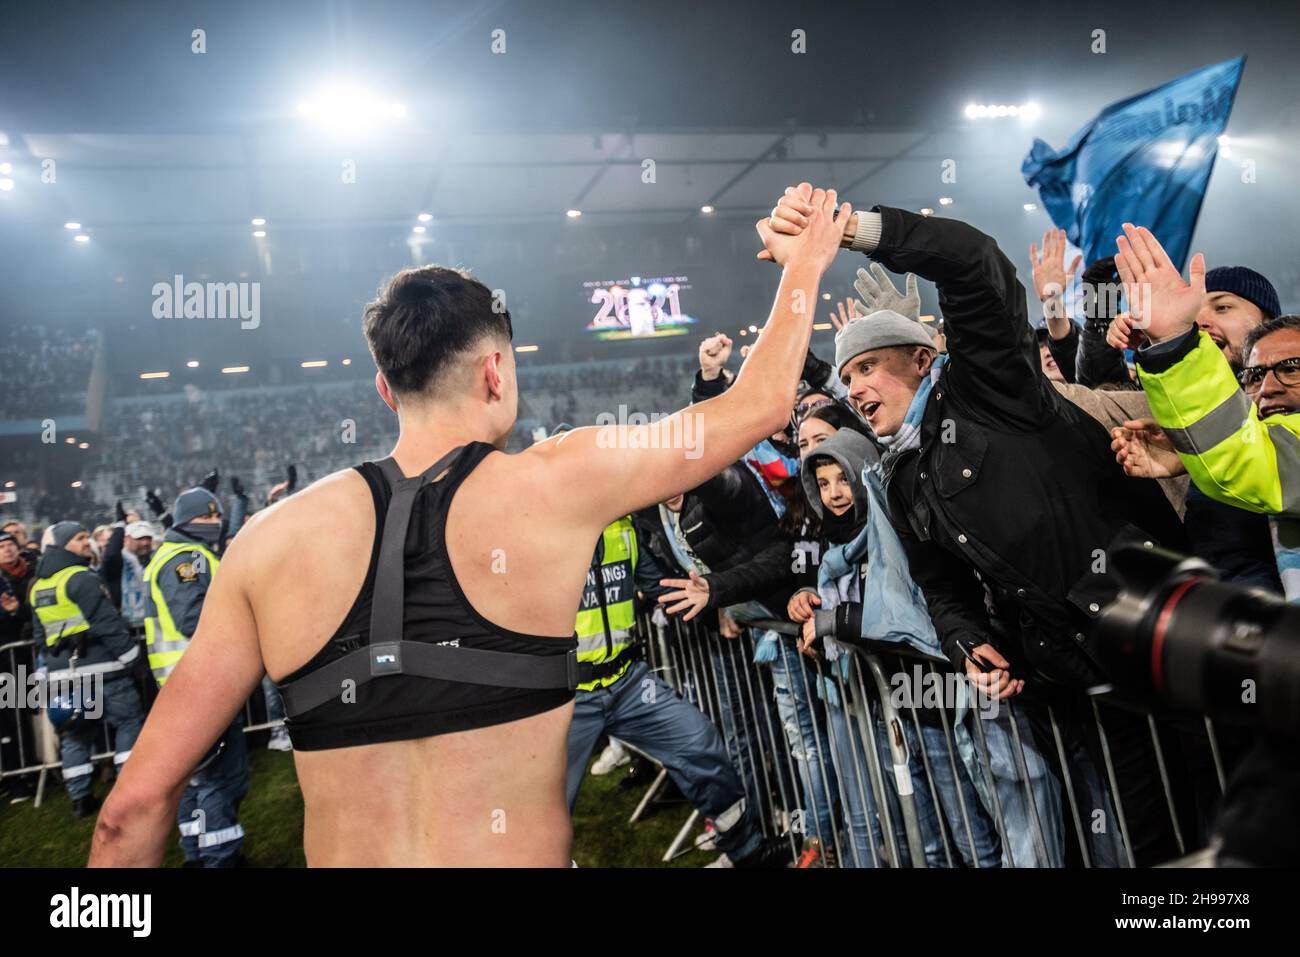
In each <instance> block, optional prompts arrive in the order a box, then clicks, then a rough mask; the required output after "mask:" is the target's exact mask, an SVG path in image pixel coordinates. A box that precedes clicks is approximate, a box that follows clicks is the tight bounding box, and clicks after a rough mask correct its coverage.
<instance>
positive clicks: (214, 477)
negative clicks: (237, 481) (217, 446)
mask: <svg viewBox="0 0 1300 957" xmlns="http://www.w3.org/2000/svg"><path fill="white" fill-rule="evenodd" d="M220 481H221V476H220V475H218V474H217V470H216V469H213V470H212V471H211V472H209V473H208V474H207V475H205V476H203V481H202V482H200V483H199V487H200V488H205V489H207V490H208V491H209V492H211V493H212V494H213V495H216V494H217V483H218V482H220Z"/></svg>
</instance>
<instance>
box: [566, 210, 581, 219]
mask: <svg viewBox="0 0 1300 957" xmlns="http://www.w3.org/2000/svg"><path fill="white" fill-rule="evenodd" d="M564 215H565V216H568V217H569V218H570V219H577V218H578V217H579V216H581V215H582V210H580V209H570V210H567V211H565V214H564Z"/></svg>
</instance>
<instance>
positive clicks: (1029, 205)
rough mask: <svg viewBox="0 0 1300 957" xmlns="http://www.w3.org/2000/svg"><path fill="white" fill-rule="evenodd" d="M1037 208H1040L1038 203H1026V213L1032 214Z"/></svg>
mask: <svg viewBox="0 0 1300 957" xmlns="http://www.w3.org/2000/svg"><path fill="white" fill-rule="evenodd" d="M1037 208H1038V204H1037V203H1025V212H1026V213H1032V212H1033V211H1034V210H1036V209H1037Z"/></svg>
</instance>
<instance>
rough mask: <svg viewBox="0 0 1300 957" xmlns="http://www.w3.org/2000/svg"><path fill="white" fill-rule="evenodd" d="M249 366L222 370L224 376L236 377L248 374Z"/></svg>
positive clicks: (230, 367)
mask: <svg viewBox="0 0 1300 957" xmlns="http://www.w3.org/2000/svg"><path fill="white" fill-rule="evenodd" d="M247 371H248V366H226V367H225V368H224V369H222V370H221V373H222V375H235V374H237V373H240V372H247Z"/></svg>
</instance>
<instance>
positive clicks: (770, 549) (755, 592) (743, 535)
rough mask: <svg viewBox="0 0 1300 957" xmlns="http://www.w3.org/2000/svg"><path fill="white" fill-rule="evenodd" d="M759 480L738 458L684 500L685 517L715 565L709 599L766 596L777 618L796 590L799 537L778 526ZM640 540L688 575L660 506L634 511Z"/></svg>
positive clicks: (696, 547) (698, 549)
mask: <svg viewBox="0 0 1300 957" xmlns="http://www.w3.org/2000/svg"><path fill="white" fill-rule="evenodd" d="M758 482H759V480H758V479H757V478H756V477H755V476H754V474H753V473H752V472H750V471H749V469H748V468H746V467H745V466H744V465H742V464H740V463H733V464H731V465H729V466H727V467H726V468H725V469H723V470H722V471H721V472H719V473H718V474H717V475H715V476H714V477H713V478H711V479H709V480H708V481H707V482H705V483H704V484H702V485H700V486H699V487H698V488H694V489H691V490H690V491H689V492H687V493H686V495H685V497H684V498H683V500H682V511H681V515H680V518H679V521H680V523H681V526H682V532H683V534H684V535H685V536H686V542H687V544H688V545H690V547H691V551H693V552H694V553H695V555H696V557H697V558H699V559H700V561H702V562H703V563H704V564H705V565H707V566H708V567H709V574H707V575H705V576H704V578H705V579H706V580H707V581H708V583H709V605H708V607H709V608H710V609H712V608H726V607H727V606H728V605H735V604H738V603H740V602H745V601H751V600H753V601H760V602H762V603H763V604H764V605H766V606H767V607H768V609H769V610H771V612H772V613H773V615H774V616H776V617H777V618H784V617H785V606H786V603H787V602H788V601H789V600H790V595H791V594H792V593H793V591H794V586H795V581H794V571H793V568H792V564H793V559H792V557H791V555H792V550H793V542H791V540H790V539H789V538H788V537H786V536H785V535H784V534H782V533H781V531H780V530H779V529H778V528H777V519H776V513H775V512H773V510H772V505H771V503H770V502H769V501H768V500H767V495H766V494H765V493H764V492H763V490H762V488H761V487H760V486H759V484H758ZM633 519H634V521H635V524H636V528H637V541H638V543H639V545H640V547H641V548H642V549H645V550H648V551H649V552H650V553H651V554H652V555H653V557H654V560H655V561H656V562H657V563H658V564H659V565H660V566H661V567H662V568H664V569H673V570H674V571H673V572H672V574H673V575H674V576H676V575H678V574H680V575H681V577H685V570H684V569H681V566H680V564H679V563H678V561H677V560H676V558H675V557H674V555H673V551H672V548H671V546H670V544H669V542H668V532H667V531H666V530H665V529H664V527H663V522H662V521H661V520H660V517H659V510H658V508H657V507H654V508H648V509H644V510H643V511H641V512H638V513H637V514H636V515H634V516H633Z"/></svg>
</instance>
